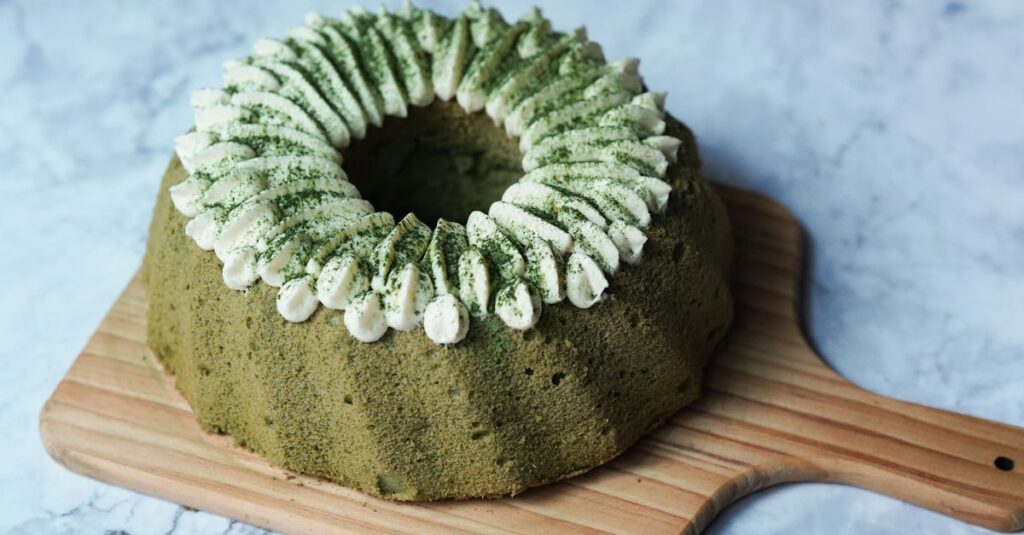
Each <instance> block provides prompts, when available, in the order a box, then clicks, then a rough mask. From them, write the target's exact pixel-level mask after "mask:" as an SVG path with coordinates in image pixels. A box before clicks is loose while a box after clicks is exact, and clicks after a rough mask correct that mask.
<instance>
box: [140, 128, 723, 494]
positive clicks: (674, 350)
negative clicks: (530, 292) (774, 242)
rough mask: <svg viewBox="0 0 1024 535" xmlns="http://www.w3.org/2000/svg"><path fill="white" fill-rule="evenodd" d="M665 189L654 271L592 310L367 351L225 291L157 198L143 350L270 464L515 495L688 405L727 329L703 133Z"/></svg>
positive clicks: (635, 272)
mask: <svg viewBox="0 0 1024 535" xmlns="http://www.w3.org/2000/svg"><path fill="white" fill-rule="evenodd" d="M666 122H667V129H666V134H668V135H672V136H675V137H677V138H679V139H681V140H683V145H682V146H681V147H680V154H679V162H678V163H676V164H673V165H671V166H670V167H669V170H668V174H667V175H666V177H665V179H666V181H667V182H669V183H670V184H671V185H672V187H673V192H672V201H671V202H670V203H669V204H668V209H667V211H666V213H665V214H664V215H662V216H659V218H658V222H657V224H655V225H652V226H651V227H650V229H649V230H648V238H649V241H648V242H647V244H646V246H645V248H644V262H642V263H641V264H640V265H638V266H633V267H628V268H626V269H624V270H623V271H622V272H621V273H619V274H618V275H617V276H616V277H615V278H614V279H613V280H612V281H611V287H610V289H609V294H610V298H609V299H607V300H606V301H604V302H602V303H600V304H598V305H595V306H594V307H592V308H590V309H586V310H583V309H578V308H575V307H570V306H551V307H547V308H546V309H545V313H544V315H543V316H542V317H541V320H540V323H539V324H538V325H537V326H536V327H535V328H534V329H531V330H528V331H515V330H512V329H510V328H508V327H507V326H505V325H504V324H503V323H502V322H501V320H499V319H498V318H497V317H495V316H494V315H491V316H488V317H487V318H484V319H480V320H479V321H474V323H473V325H472V328H471V329H470V332H469V334H468V336H467V338H466V339H465V340H463V341H462V342H461V343H459V344H457V345H452V346H438V345H436V344H434V343H433V342H431V341H430V340H429V339H428V338H427V337H426V336H425V335H424V333H423V332H422V331H412V332H401V331H395V330H392V331H389V332H388V333H387V334H386V335H385V336H384V337H383V338H381V339H380V340H379V341H377V342H375V343H372V344H365V343H360V342H358V341H356V340H355V339H354V338H352V336H351V335H350V334H349V333H348V332H347V331H346V330H345V328H344V326H343V325H342V321H343V320H342V318H343V315H344V313H343V312H342V311H337V310H331V309H328V308H325V307H321V308H319V309H318V310H317V311H316V312H315V313H314V314H313V316H312V317H311V318H310V319H309V320H308V321H306V322H304V323H290V322H288V321H286V320H285V319H283V318H282V317H281V316H280V315H279V314H277V312H276V310H275V306H274V300H275V292H274V288H271V287H268V286H267V285H263V284H257V285H254V286H252V287H251V288H250V289H249V290H248V291H246V292H237V291H233V290H230V289H228V288H227V287H226V286H225V285H224V283H223V281H222V278H221V266H220V263H219V261H218V260H217V258H216V256H214V255H211V254H207V253H205V252H204V251H202V250H200V249H199V248H198V247H197V246H196V245H195V244H194V243H193V242H192V240H191V239H189V238H188V237H187V236H186V235H185V233H184V228H185V223H186V221H187V220H186V218H185V217H184V216H182V215H181V214H180V213H179V212H178V211H177V210H175V209H174V206H173V204H172V202H171V199H170V197H169V194H168V188H169V187H170V186H171V185H173V184H175V183H178V182H180V181H181V180H182V179H183V178H184V177H185V176H186V175H187V173H186V171H185V170H184V169H183V168H182V166H181V164H180V162H179V161H178V160H177V158H174V159H172V161H171V163H170V166H169V167H168V169H167V172H166V174H165V175H164V178H163V183H162V185H161V187H160V194H159V196H158V199H157V203H156V207H155V210H154V216H153V221H152V225H151V228H150V235H149V242H148V245H147V251H146V258H145V261H144V265H143V281H144V284H145V285H146V289H147V294H148V299H149V309H148V339H149V345H150V347H151V348H152V350H153V351H154V353H155V354H156V355H157V357H158V358H159V359H160V360H161V362H163V364H164V365H165V367H166V369H167V371H169V372H170V373H173V374H174V375H175V377H176V386H177V388H178V390H179V391H180V392H181V393H182V395H183V396H184V397H185V398H186V399H187V400H188V401H189V403H190V404H191V405H192V407H193V410H194V411H195V413H196V415H197V418H198V420H199V423H200V424H201V425H202V426H203V427H204V428H205V429H207V430H209V431H212V432H216V433H228V434H230V435H231V436H232V437H233V439H234V440H235V442H236V443H237V444H238V445H239V446H242V447H246V448H249V449H251V450H253V451H255V452H256V453H258V454H260V455H262V456H263V457H265V458H267V459H268V460H270V461H271V462H273V463H275V464H278V465H280V466H283V467H285V468H287V469H290V470H294V471H296V472H301V473H305V474H311V475H315V476H321V477H324V478H327V479H330V480H333V481H336V482H338V483H341V484H343V485H346V486H350V487H354V488H356V489H359V490H361V491H363V492H366V493H368V494H373V495H377V496H382V497H384V498H389V499H396V500H433V499H442V498H469V497H483V496H499V495H510V494H516V493H519V492H521V491H523V490H525V489H526V488H529V487H532V486H536V485H541V484H545V483H548V482H553V481H557V480H560V479H563V478H566V477H570V476H572V475H575V474H578V473H581V472H584V471H586V470H589V469H591V468H593V467H596V466H598V465H600V464H602V463H604V462H606V461H608V460H610V459H611V458H613V457H615V456H616V455H618V454H620V453H621V452H622V451H624V450H625V449H626V448H628V447H629V446H630V445H632V444H633V443H634V442H636V441H637V440H638V439H639V438H640V437H641V436H643V434H644V433H646V432H648V431H650V430H651V429H653V428H654V427H656V426H657V425H659V424H660V423H662V422H663V421H664V420H665V419H666V418H668V417H669V416H670V415H672V414H673V413H675V412H676V411H678V410H679V409H680V408H681V407H683V406H685V405H687V404H689V403H691V402H692V401H694V400H695V399H696V398H697V396H698V394H699V390H700V383H701V371H702V369H703V367H704V365H705V363H706V361H707V359H708V358H709V357H710V355H711V354H712V352H713V350H714V348H715V347H717V346H718V344H719V343H720V342H721V340H722V339H723V337H724V336H725V334H726V333H727V331H728V328H729V326H730V324H731V322H732V315H733V307H732V299H731V296H730V292H729V286H728V266H729V263H730V259H731V254H732V242H731V237H730V232H729V223H728V219H727V217H726V215H725V211H724V208H723V206H722V204H721V202H720V201H719V200H718V198H717V196H716V195H715V193H714V192H713V191H712V190H711V188H710V187H709V186H708V185H707V184H706V183H705V182H703V181H701V180H700V178H699V165H700V162H699V159H698V157H697V150H696V144H695V141H694V138H693V135H692V134H691V133H690V131H689V130H688V129H687V128H686V127H685V126H684V125H682V124H681V123H679V122H678V121H676V120H675V119H673V118H671V117H669V116H666Z"/></svg>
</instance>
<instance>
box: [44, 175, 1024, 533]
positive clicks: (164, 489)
mask: <svg viewBox="0 0 1024 535" xmlns="http://www.w3.org/2000/svg"><path fill="white" fill-rule="evenodd" d="M719 191H720V193H721V194H722V196H723V198H724V199H725V201H726V203H727V205H728V207H729V212H730V215H731V217H732V220H733V223H734V226H735V234H736V242H737V264H736V271H735V273H736V280H735V293H736V299H737V301H738V316H737V321H736V326H735V329H734V331H733V332H732V334H731V335H730V339H729V342H728V344H727V346H726V348H725V349H724V351H723V353H722V354H720V355H719V356H717V357H716V359H715V360H714V363H713V365H712V366H711V370H710V373H709V375H708V378H707V381H706V387H705V388H706V390H705V394H704V396H703V398H702V399H701V400H700V401H699V402H698V403H697V404H696V405H694V406H691V407H687V408H685V409H683V410H682V411H681V412H680V413H679V414H677V415H676V416H675V417H673V418H672V419H671V420H670V421H669V422H668V423H667V424H666V425H664V426H663V427H661V428H660V429H658V430H656V431H655V432H653V433H652V434H651V435H649V436H648V437H646V438H645V439H643V440H642V441H641V442H640V443H638V444H637V445H636V446H634V447H633V448H632V449H630V450H629V451H627V452H626V453H625V454H623V455H622V456H621V457H619V458H618V459H616V460H614V461H612V462H610V463H608V464H607V465H605V466H602V467H600V468H597V469H595V470H593V471H591V472H589V473H587V474H584V475H582V476H579V477H575V478H572V479H570V480H568V481H564V482H561V483H557V484H553V485H549V486H546V487H541V488H538V489H534V490H531V491H528V492H526V493H524V494H522V495H519V496H516V497H514V498H507V499H501V500H468V501H448V502H435V503H424V504H410V503H394V502H387V501H383V500H379V499H375V498H371V497H368V496H365V495H363V494H360V493H359V492H356V491H353V490H349V489H347V488H344V487H341V486H338V485H335V484H332V483H329V482H326V481H322V480H318V479H315V478H311V477H306V476H301V475H295V474H291V473H288V472H286V471H284V470H281V469H279V468H276V467H274V466H271V465H269V464H267V463H266V462H264V461H263V460H261V459H260V458H259V457H257V456H255V455H254V454H252V453H249V452H247V451H245V450H242V449H239V448H235V447H232V445H231V441H230V438H228V437H224V436H216V435H210V434H207V433H205V432H204V431H202V430H201V429H200V428H199V425H198V424H197V423H196V420H195V416H194V415H193V414H192V412H191V410H190V409H189V406H188V404H187V403H186V402H185V400H184V399H183V398H182V397H181V396H180V395H179V394H178V393H177V391H176V390H175V389H174V386H173V378H171V377H169V376H168V375H167V374H165V373H164V371H163V370H162V369H161V367H160V365H159V363H158V362H157V361H156V359H155V358H154V356H153V354H152V353H151V352H150V351H149V350H148V349H147V347H146V343H145V339H146V328H145V325H146V316H145V309H146V296H145V293H144V292H143V288H142V286H141V284H140V282H139V279H138V277H136V278H135V279H134V280H132V281H131V283H130V284H129V285H128V288H127V289H126V290H125V291H124V294H122V295H121V297H120V299H118V301H117V303H115V304H114V307H113V309H112V310H111V311H110V313H109V314H108V315H107V317H106V318H104V320H103V322H102V323H101V324H100V326H99V328H98V329H97V331H96V333H95V334H94V335H93V337H92V339H91V340H89V343H88V345H86V347H85V349H84V350H83V351H82V354H81V355H79V357H78V359H77V360H76V361H75V363H74V365H73V366H72V367H71V369H70V370H69V371H68V373H67V376H66V377H65V378H64V380H63V381H61V383H60V385H59V386H58V387H57V390H56V391H55V392H54V393H53V396H52V397H51V398H50V400H49V401H48V402H47V403H46V406H45V407H43V410H42V414H41V415H40V421H39V427H40V431H41V433H42V437H43V443H44V444H45V446H46V448H47V450H48V451H49V453H50V455H52V456H53V458H54V459H56V460H57V462H59V463H61V464H63V465H64V466H66V467H68V468H69V469H71V470H73V471H75V472H78V473H81V474H84V475H87V476H90V477H93V478H96V479H100V480H103V481H107V482H110V483H114V484H116V485H121V486H124V487H128V488H130V489H134V490H137V491H139V492H143V493H146V494H151V495H154V496H158V497H161V498H164V499H167V500H171V501H173V502H177V503H180V504H183V505H187V506H189V507H194V508H196V509H201V510H204V511H210V512H213V513H217V514H221V515H225V516H228V517H231V518H235V519H238V520H241V521H244V522H248V523H250V524H256V525H259V526H264V527H267V528H270V529H275V530H280V531H285V532H294V533H327V532H411V533H427V532H446V533H450V532H510V531H513V532H524V533H539V532H551V531H558V532H593V531H609V532H630V533H645V534H652V533H680V532H682V533H696V532H699V531H700V530H701V529H703V528H704V527H705V526H707V525H708V523H709V522H710V521H711V519H712V518H713V517H714V516H715V514H716V513H718V512H719V511H720V510H722V508H724V507H725V506H727V505H728V504H730V503H731V502H733V501H735V500H736V499H738V498H740V497H741V496H743V495H745V494H748V493H751V492H754V491H756V490H758V489H762V488H765V487H767V486H770V485H774V484H777V483H782V482H790V481H833V482H840V483H848V484H851V485H856V486H859V487H864V488H868V489H872V490H875V491H878V492H881V493H884V494H887V495H889V496H893V497H896V498H900V499H902V500H906V501H908V502H911V503H915V504H918V505H921V506H923V507H927V508H929V509H933V510H935V511H939V512H941V513H943V514H946V515H949V516H953V517H956V518H959V519H962V520H965V521H967V522H971V523H974V524H979V525H982V526H986V527H989V528H992V529H997V530H1004V531H1013V530H1019V529H1024V429H1022V428H1016V427H1011V426H1008V425H1004V424H999V423H996V422H990V421H985V420H981V419H977V418H971V417H968V416H963V415H959V414H954V413H950V412H946V411H941V410H936V409H929V408H926V407H922V406H918V405H913V404H910V403H904V402H900V401H895V400H892V399H886V398H883V397H880V396H877V395H875V394H872V393H870V392H866V391H864V390H861V389H860V388H858V387H857V386H855V385H853V384H852V383H850V382H849V381H847V380H845V379H843V378H842V377H839V376H838V375H837V374H836V373H835V372H833V371H832V370H831V369H830V368H829V367H828V366H827V365H826V364H825V363H824V362H822V360H821V358H820V357H818V355H817V354H815V352H814V350H813V349H812V348H811V347H810V346H809V345H808V343H807V342H806V341H805V340H804V337H803V335H802V333H801V331H800V320H799V317H798V310H799V309H798V306H797V304H798V301H799V295H798V279H799V273H800V267H801V243H802V234H801V230H800V226H799V225H798V224H797V222H796V220H794V218H793V217H792V216H791V215H790V214H789V213H788V212H787V211H786V210H785V209H784V208H783V207H781V206H779V205H778V204H776V203H774V202H772V201H771V200H769V199H767V198H765V197H762V196H759V195H756V194H753V193H750V192H744V191H741V190H735V189H728V188H720V190H719ZM1014 461H1015V462H1016V467H1012V466H1011V465H1012V463H1013V462H1014Z"/></svg>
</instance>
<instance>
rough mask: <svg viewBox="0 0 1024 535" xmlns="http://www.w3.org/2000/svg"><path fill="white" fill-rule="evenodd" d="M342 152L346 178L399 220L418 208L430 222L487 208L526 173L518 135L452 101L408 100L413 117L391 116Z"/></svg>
mask: <svg viewBox="0 0 1024 535" xmlns="http://www.w3.org/2000/svg"><path fill="white" fill-rule="evenodd" d="M342 156H343V159H344V161H343V163H342V167H343V168H344V169H345V173H346V174H348V177H349V180H350V181H351V182H352V183H353V184H355V186H356V187H358V188H359V191H360V192H361V193H362V195H363V198H365V199H366V200H368V201H370V202H371V203H373V205H374V207H376V209H377V210H381V211H386V212H391V214H392V215H393V216H395V220H396V221H397V220H400V219H401V218H403V217H405V215H406V214H408V213H414V214H416V217H418V218H419V219H420V220H421V221H423V222H424V223H426V224H427V225H430V226H434V225H435V224H436V223H437V219H438V218H442V217H443V218H445V219H447V220H449V221H454V222H458V223H463V224H464V223H465V222H466V218H467V217H469V214H470V212H472V211H473V210H479V211H481V212H485V213H486V212H487V209H488V207H490V205H491V203H492V202H494V201H496V200H499V199H500V198H501V194H502V193H503V192H504V191H505V189H506V188H508V186H509V185H511V184H512V183H514V182H515V181H517V180H518V179H519V178H520V177H521V176H522V175H523V171H522V167H521V165H522V164H521V155H520V153H519V148H518V140H516V139H512V138H509V137H508V136H506V135H505V131H504V130H503V129H502V128H500V127H496V126H494V123H493V121H492V120H491V118H490V117H488V116H487V115H486V114H484V113H473V114H467V113H465V112H464V111H463V110H462V108H460V107H459V106H458V104H456V103H455V102H454V101H451V102H445V101H441V100H436V101H434V102H433V103H432V104H430V105H428V106H424V107H422V108H417V107H412V106H410V107H409V116H408V117H405V118H398V117H388V118H387V119H385V121H384V124H383V125H382V126H381V127H380V128H370V129H369V130H368V131H367V133H366V137H365V138H364V139H361V140H357V141H355V142H353V143H352V145H350V146H349V147H347V148H346V149H345V150H344V152H343V155H342Z"/></svg>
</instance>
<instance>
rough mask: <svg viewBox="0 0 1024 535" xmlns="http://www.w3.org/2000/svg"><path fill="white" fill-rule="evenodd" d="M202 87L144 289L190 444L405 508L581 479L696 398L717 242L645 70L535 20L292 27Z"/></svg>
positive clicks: (690, 160)
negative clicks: (204, 437) (212, 444)
mask: <svg viewBox="0 0 1024 535" xmlns="http://www.w3.org/2000/svg"><path fill="white" fill-rule="evenodd" d="M306 22H307V24H306V25H304V26H301V27H299V28H296V29H294V30H292V31H291V32H289V33H288V35H287V37H285V38H283V39H280V40H271V39H262V40H260V41H258V42H257V43H256V45H255V47H254V52H253V54H252V55H251V56H248V57H245V58H241V59H238V60H233V61H229V62H228V63H226V64H225V66H224V87H223V88H220V89H203V90H199V91H197V92H195V93H194V94H193V98H192V104H193V107H194V108H195V112H196V119H195V128H194V129H193V130H192V131H190V132H188V133H187V134H184V135H182V136H181V137H179V138H178V140H177V142H176V153H177V156H176V157H175V158H174V160H173V161H172V162H171V165H170V167H169V168H168V170H167V173H166V175H165V176H164V181H163V184H162V185H161V187H160V194H159V196H158V198H157V204H156V209H155V211H154V215H153V223H152V226H151V229H150V236H149V243H148V247H147V252H146V259H145V264H144V268H143V277H144V282H145V285H146V289H147V293H148V299H149V308H148V329H149V345H150V346H151V348H152V349H153V351H154V352H155V353H156V355H157V356H158V357H159V358H160V360H161V361H162V362H163V363H164V365H165V366H166V368H167V369H168V370H169V371H170V372H172V373H173V374H174V375H175V376H176V384H177V387H178V389H179V390H180V391H181V392H182V394H183V395H184V396H185V398H186V399H187V400H188V401H189V403H191V405H192V408H193V410H194V411H195V413H196V415H197V416H198V419H199V422H200V424H202V425H203V426H204V427H205V428H207V429H209V430H211V431H214V432H218V433H228V434H230V435H231V436H232V437H233V438H234V440H235V441H236V442H237V443H238V444H239V445H241V446H244V447H246V448H250V449H252V450H254V451H255V452H257V453H258V454H260V455H262V456H264V457H265V458H267V459H268V460H269V461H271V462H273V463H275V464H278V465H280V466H282V467H285V468H287V469H290V470H294V471H297V472H302V473H306V474H312V475H316V476H322V477H325V478H328V479H331V480H334V481H337V482H339V483H341V484H344V485H347V486H351V487H354V488H357V489H359V490H361V491H363V492H366V493H369V494H374V495H378V496H383V497H385V498H390V499H396V500H434V499H442V498H466V497H479V496H497V495H508V494H515V493H518V492H521V491H523V490H524V489H526V488H528V487H531V486H536V485H541V484H544V483H547V482H552V481H557V480H559V479H563V478H566V477H569V476H572V475H574V474H578V473H580V472H583V471H586V470H589V469H591V468H593V467H595V466H598V465H600V464H601V463H604V462H606V461H608V460H609V459H611V458H613V457H615V456H616V455H618V454H619V453H621V452H622V451H623V450H625V449H626V448H628V447H629V446H630V445H631V444H633V443H634V442H636V441H637V440H638V439H639V438H640V437H641V436H643V434H644V433H646V432H647V431H649V430H651V429H652V428H654V427H655V426H657V425H658V424H659V423H661V422H663V421H664V420H665V419H666V418H668V417H669V416H670V415H671V414H673V413H674V412H675V411H677V410H679V409H680V408H681V407H683V406H685V405H687V404H688V403H691V402H692V401H694V400H695V399H696V397H697V396H698V393H699V389H700V383H701V371H702V369H703V367H704V365H705V363H706V361H707V360H708V358H709V357H710V355H711V354H712V353H713V351H714V349H715V347H716V346H717V345H718V344H719V342H720V341H721V340H722V338H723V337H724V336H725V334H726V332H727V331H728V328H729V326H730V323H731V321H732V301H731V297H730V292H729V287H728V265H729V261H730V255H731V249H732V245H731V238H730V235H729V223H728V220H727V219H726V216H725V213H724V210H723V208H722V205H721V203H720V202H719V200H718V199H717V197H716V196H715V194H714V193H713V192H712V191H711V189H710V188H709V187H708V186H707V184H705V183H704V182H701V181H700V179H699V177H698V175H699V173H698V171H699V169H698V167H699V160H698V158H697V152H696V145H695V142H694V139H693V136H692V134H691V133H690V132H689V131H688V130H687V129H686V127H685V126H683V125H682V124H681V123H679V122H678V121H676V120H674V119H673V118H671V117H669V116H668V115H666V114H665V112H664V98H665V95H664V94H663V93H653V92H648V91H647V90H646V87H645V86H644V84H643V81H642V79H641V78H640V76H639V74H638V72H637V62H636V60H633V59H626V60H621V61H616V62H606V61H605V59H604V57H603V54H602V52H601V49H600V47H599V46H598V45H596V44H595V43H593V42H591V41H589V40H588V39H587V36H586V33H585V32H584V31H583V30H577V31H573V32H569V33H559V32H556V31H554V30H552V28H551V27H550V23H549V21H548V20H547V19H545V18H543V17H542V16H541V15H540V13H539V12H538V11H536V10H534V11H532V12H530V13H528V14H526V15H525V16H523V17H522V18H520V19H519V20H516V21H506V20H505V19H504V18H503V17H502V16H501V15H500V14H499V13H498V12H497V11H496V10H494V9H489V8H484V7H481V6H480V5H479V4H473V5H471V6H470V7H469V8H468V9H467V10H466V11H465V12H463V13H460V14H458V15H456V16H454V17H452V18H446V17H443V16H441V15H438V14H436V13H433V12H431V11H428V10H423V9H418V8H414V7H412V6H411V5H408V4H407V5H405V6H404V7H403V8H401V9H400V10H398V11H397V12H394V13H389V12H385V11H383V10H382V11H381V12H379V13H377V14H370V13H367V12H365V11H362V10H354V11H349V12H347V13H344V14H343V15H342V16H341V17H340V18H338V19H334V18H328V17H324V16H320V15H315V14H314V15H310V16H308V17H307V21H306Z"/></svg>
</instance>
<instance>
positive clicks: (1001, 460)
mask: <svg viewBox="0 0 1024 535" xmlns="http://www.w3.org/2000/svg"><path fill="white" fill-rule="evenodd" d="M992 464H994V465H995V466H996V468H998V469H1000V470H1002V471H1003V472H1009V471H1010V470H1013V459H1011V458H1009V457H1003V456H1002V455H1000V456H999V457H996V460H995V461H993V462H992Z"/></svg>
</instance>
